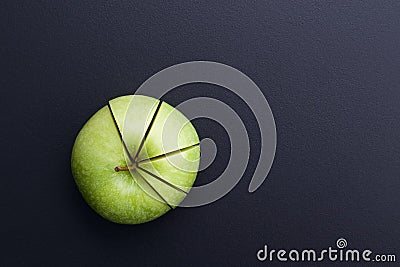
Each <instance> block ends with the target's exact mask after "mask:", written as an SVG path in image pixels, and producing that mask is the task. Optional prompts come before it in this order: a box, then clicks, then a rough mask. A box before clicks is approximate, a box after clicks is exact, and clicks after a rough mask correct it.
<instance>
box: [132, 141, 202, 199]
mask: <svg viewBox="0 0 400 267" xmlns="http://www.w3.org/2000/svg"><path fill="white" fill-rule="evenodd" d="M199 161H200V146H199V145H197V146H191V147H188V149H186V150H182V151H177V152H176V153H172V154H169V155H168V154H167V155H166V156H165V157H157V158H155V159H153V160H151V159H150V160H145V161H142V162H139V163H138V164H137V166H136V171H137V172H138V173H139V174H140V175H141V176H143V178H144V179H145V180H147V181H148V182H149V183H150V184H151V185H152V186H153V188H154V189H155V190H156V191H157V192H158V193H159V194H160V195H162V196H163V197H164V199H165V201H166V202H167V203H168V204H169V205H171V206H177V205H178V204H179V203H180V202H181V201H182V200H183V199H184V198H185V196H186V195H187V193H188V192H189V191H190V188H191V186H192V184H193V183H194V181H195V179H196V175H197V170H198V167H199ZM144 190H146V188H144ZM146 192H147V193H149V194H150V195H152V196H153V197H154V198H156V199H158V200H159V197H158V196H157V195H156V194H155V193H154V192H152V190H146Z"/></svg>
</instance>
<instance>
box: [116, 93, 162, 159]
mask: <svg viewBox="0 0 400 267" xmlns="http://www.w3.org/2000/svg"><path fill="white" fill-rule="evenodd" d="M159 103H160V101H159V100H157V99H154V98H151V97H146V96H141V95H137V96H135V97H133V96H124V97H118V98H115V99H113V100H111V101H110V102H109V105H110V108H111V110H112V113H113V114H114V117H115V118H116V123H117V126H118V131H119V132H120V133H121V135H122V136H121V137H122V139H123V140H124V142H125V144H126V146H127V149H128V151H129V153H130V155H131V156H132V157H134V155H135V154H136V153H137V151H138V150H139V146H140V144H141V142H142V140H144V139H143V138H144V135H145V133H146V130H147V129H150V128H151V127H150V124H151V121H152V119H153V118H155V115H156V114H155V113H156V111H157V106H158V104H159Z"/></svg>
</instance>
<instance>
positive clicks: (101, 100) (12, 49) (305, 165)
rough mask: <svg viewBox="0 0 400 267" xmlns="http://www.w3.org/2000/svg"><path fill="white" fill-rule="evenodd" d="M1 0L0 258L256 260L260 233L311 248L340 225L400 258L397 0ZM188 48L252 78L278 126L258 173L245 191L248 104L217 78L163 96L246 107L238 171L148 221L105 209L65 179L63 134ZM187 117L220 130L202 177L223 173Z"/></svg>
mask: <svg viewBox="0 0 400 267" xmlns="http://www.w3.org/2000/svg"><path fill="white" fill-rule="evenodd" d="M0 8H1V9H0V10H1V16H0V21H1V24H0V29H1V30H0V32H1V44H0V49H1V50H0V51H1V61H0V62H1V63H0V64H1V66H2V72H1V73H2V74H1V81H0V82H1V95H2V96H1V113H2V116H1V120H2V123H1V125H2V131H1V132H2V134H1V137H2V142H1V147H2V153H1V166H2V172H1V180H2V184H1V186H0V200H1V202H0V205H1V213H2V218H1V223H0V231H1V244H2V245H1V246H2V249H1V256H0V265H1V266H13V265H26V266H38V265H39V266H57V265H58V266H118V265H120V266H139V265H160V266H167V265H169V266H177V265H179V266H207V265H219V266H222V265H235V266H239V265H242V266H252V265H256V264H259V265H267V264H266V263H258V262H257V260H256V256H255V254H256V252H257V251H258V250H259V249H260V248H261V247H262V246H263V245H264V244H268V245H269V246H272V247H274V248H285V249H291V248H315V249H321V248H324V247H328V246H334V245H335V241H336V240H337V239H338V238H339V237H344V238H346V239H347V241H348V243H349V246H350V247H353V248H360V249H361V248H367V247H368V248H371V249H372V250H374V251H375V252H382V253H395V254H397V257H398V258H399V257H400V250H399V247H400V229H399V224H400V209H399V206H400V198H399V189H400V179H399V178H400V138H399V133H400V124H399V118H400V105H399V103H400V87H399V82H400V48H399V47H400V16H399V14H400V2H399V1H374V0H368V1H207V2H202V1H179V2H178V1H176V3H168V4H167V3H165V2H161V1H159V3H156V2H153V3H148V1H125V0H123V1H103V0H97V1H58V0H53V1H45V0H37V1H32V0H30V1H17V0H13V1H12V0H3V1H1V3H0ZM191 60H210V61H217V62H222V63H225V64H228V65H231V66H233V67H235V68H238V69H240V70H241V71H243V72H244V73H246V74H247V75H248V76H250V77H251V78H252V79H253V80H254V81H255V82H256V83H257V84H258V85H259V87H260V88H261V89H262V90H263V93H264V94H265V96H266V97H267V99H268V100H269V103H270V105H271V108H272V110H273V113H274V116H275V120H276V125H277V131H278V146H277V154H276V158H275V162H274V165H273V167H272V170H271V172H270V174H269V176H268V179H267V180H266V181H265V182H264V184H263V185H262V187H261V188H260V189H259V190H258V191H256V192H255V193H254V194H249V193H248V192H247V187H248V184H249V182H250V178H251V175H252V172H253V171H254V168H255V162H254V161H255V160H256V159H257V156H258V152H257V145H258V143H259V132H258V130H257V127H256V124H255V121H254V118H253V116H252V115H251V114H250V113H249V110H248V109H246V108H245V106H244V104H243V103H242V102H241V101H240V100H239V99H237V98H236V97H234V96H233V95H231V94H227V93H226V92H225V91H224V90H220V88H217V87H213V86H208V85H190V86H191V87H193V88H196V90H195V92H189V91H188V90H185V87H182V88H178V89H177V90H176V91H174V92H172V93H171V94H169V95H168V96H167V97H166V99H167V100H168V101H169V102H171V103H172V104H178V103H179V102H180V101H182V100H185V99H187V98H190V97H193V96H200V95H207V96H214V97H217V98H219V99H221V100H224V101H225V102H226V103H229V104H230V105H231V106H232V107H234V108H236V109H237V110H239V111H240V113H241V116H242V118H244V119H245V120H246V124H247V126H248V130H249V131H250V138H251V142H252V148H253V153H252V155H251V160H252V162H251V164H250V165H249V168H248V169H247V171H246V175H245V177H244V178H243V179H242V180H241V182H240V183H239V184H238V186H237V187H236V188H235V189H234V190H233V191H231V192H230V193H229V194H228V195H227V196H226V197H224V198H223V199H221V200H219V201H217V202H215V203H213V204H211V205H208V206H204V207H200V208H190V209H183V208H179V209H177V210H175V211H173V212H170V213H168V214H167V215H165V216H163V217H161V218H160V219H158V220H156V221H153V222H151V223H147V224H143V225H138V226H121V225H117V224H113V223H110V222H108V221H106V220H104V219H102V218H101V217H100V216H98V215H97V214H96V213H94V212H93V211H92V210H91V209H90V208H89V207H88V206H87V205H86V203H85V202H84V201H83V199H82V197H81V195H80V194H79V192H78V190H77V188H76V186H75V183H74V181H73V178H72V175H71V171H70V165H69V161H70V152H71V148H72V145H73V142H74V138H75V137H76V135H77V133H78V131H79V130H80V128H81V127H82V125H83V123H84V122H85V121H86V120H87V119H88V118H89V117H90V116H91V115H92V114H93V113H94V112H96V111H97V110H98V109H99V108H100V107H102V106H104V105H105V104H106V102H107V100H109V99H111V98H114V97H116V96H120V95H125V94H130V93H133V92H134V91H135V88H137V87H138V86H139V85H140V84H141V83H142V82H143V81H145V80H146V79H147V78H148V77H149V76H150V75H152V74H154V73H155V72H157V71H159V70H161V69H163V68H165V67H167V66H170V65H173V64H176V63H181V62H185V61H191ZM196 123H197V127H198V128H199V132H200V134H201V135H202V136H212V135H216V133H215V132H220V133H221V137H218V138H217V139H218V140H217V144H218V147H219V149H220V153H219V154H218V161H217V162H216V163H215V164H214V165H212V167H211V168H210V169H208V170H207V171H204V172H202V173H201V174H200V176H199V181H198V182H199V183H202V181H208V180H212V175H214V174H218V173H220V172H221V171H222V170H223V168H224V164H226V159H225V158H226V156H227V155H226V153H228V150H229V149H228V148H229V143H227V142H226V138H222V137H223V136H224V132H223V130H222V129H220V128H219V126H215V125H214V124H213V123H211V122H208V121H205V120H199V121H197V122H196ZM210 129H217V130H215V132H214V133H213V132H210ZM210 177H211V178H210ZM270 265H271V264H270ZM298 265H299V266H300V265H301V264H298ZM340 265H341V266H342V265H343V266H345V265H346V264H345V263H342V264H340ZM385 266H390V264H385Z"/></svg>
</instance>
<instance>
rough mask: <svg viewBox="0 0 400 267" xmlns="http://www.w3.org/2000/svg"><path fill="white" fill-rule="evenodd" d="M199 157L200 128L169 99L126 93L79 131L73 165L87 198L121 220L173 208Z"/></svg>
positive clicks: (138, 220)
mask: <svg viewBox="0 0 400 267" xmlns="http://www.w3.org/2000/svg"><path fill="white" fill-rule="evenodd" d="M199 160H200V147H199V138H198V136H197V132H196V130H195V128H194V127H193V125H192V124H191V123H190V121H189V120H188V119H187V118H186V117H185V116H184V115H183V114H182V113H181V112H179V111H178V110H177V109H175V108H173V107H172V106H170V105H169V104H167V103H165V102H161V101H159V100H157V99H154V98H151V97H147V96H140V95H135V96H122V97H118V98H116V99H113V100H111V101H110V102H109V103H108V104H107V105H106V106H105V107H103V108H101V109H100V110H99V111H97V113H96V114H94V115H93V116H92V117H91V118H90V119H89V121H87V122H86V124H85V125H84V126H83V128H82V129H81V131H80V132H79V134H78V136H77V138H76V140H75V144H74V147H73V149H72V157H71V168H72V174H73V176H74V178H75V182H76V184H77V186H78V188H79V191H80V192H81V194H82V196H83V198H84V199H85V200H86V202H87V203H88V204H89V206H90V207H92V208H93V209H94V210H95V211H96V212H97V213H98V214H100V215H101V216H102V217H104V218H106V219H108V220H110V221H112V222H115V223H121V224H138V223H144V222H148V221H151V220H154V219H156V218H158V217H160V216H161V215H163V214H165V213H166V212H168V211H169V210H171V209H173V208H175V207H176V206H177V205H178V204H179V203H180V202H181V201H182V200H183V199H184V198H185V196H186V194H187V193H188V192H189V190H190V188H191V186H192V185H193V183H194V181H195V179H196V175H197V171H198V167H199Z"/></svg>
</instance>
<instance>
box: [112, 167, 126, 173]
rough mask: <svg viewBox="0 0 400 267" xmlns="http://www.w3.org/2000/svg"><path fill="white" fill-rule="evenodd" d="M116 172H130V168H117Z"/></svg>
mask: <svg viewBox="0 0 400 267" xmlns="http://www.w3.org/2000/svg"><path fill="white" fill-rule="evenodd" d="M114 170H115V171H116V172H120V171H129V167H115V169H114Z"/></svg>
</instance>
